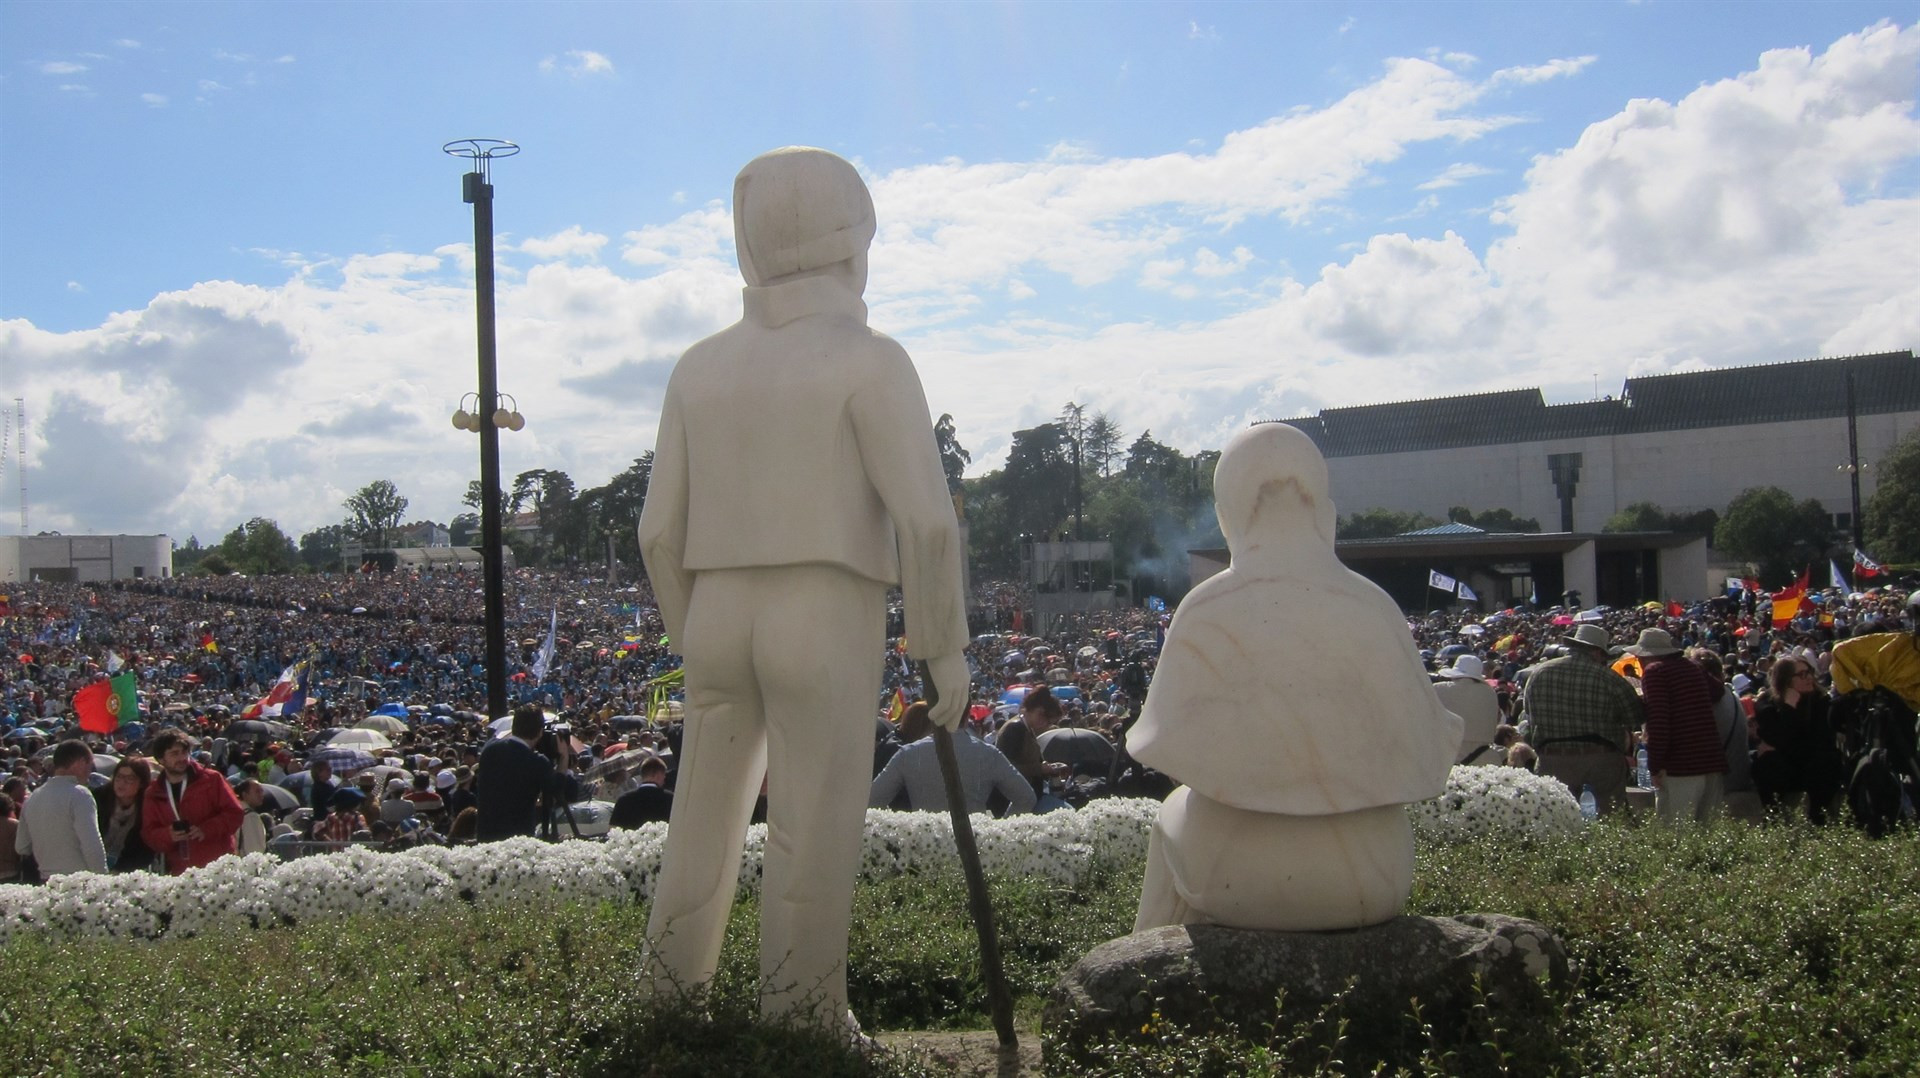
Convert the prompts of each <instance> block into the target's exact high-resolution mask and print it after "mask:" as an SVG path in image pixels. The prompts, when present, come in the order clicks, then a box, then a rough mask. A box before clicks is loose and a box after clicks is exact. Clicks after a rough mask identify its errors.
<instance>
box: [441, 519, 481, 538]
mask: <svg viewBox="0 0 1920 1078" xmlns="http://www.w3.org/2000/svg"><path fill="white" fill-rule="evenodd" d="M479 541H480V514H478V513H461V514H460V515H459V516H457V517H454V518H453V520H452V521H451V522H450V523H448V524H447V542H449V543H451V544H452V545H454V546H473V545H475V544H476V543H478V542H479Z"/></svg>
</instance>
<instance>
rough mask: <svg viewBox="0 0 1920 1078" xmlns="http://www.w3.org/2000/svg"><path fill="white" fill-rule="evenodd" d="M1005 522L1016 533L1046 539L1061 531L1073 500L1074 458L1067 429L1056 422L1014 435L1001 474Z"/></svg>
mask: <svg viewBox="0 0 1920 1078" xmlns="http://www.w3.org/2000/svg"><path fill="white" fill-rule="evenodd" d="M1000 490H1001V493H1003V494H1004V495H1005V496H1006V499H1007V513H1008V523H1009V524H1010V525H1011V526H1012V528H1013V530H1014V532H1015V533H1016V534H1025V535H1029V536H1033V537H1035V538H1045V537H1047V536H1050V535H1053V534H1054V533H1055V532H1057V531H1058V530H1059V529H1060V526H1061V523H1062V522H1063V521H1064V520H1066V518H1067V514H1068V512H1069V509H1070V507H1071V505H1072V498H1073V456H1072V447H1071V443H1070V442H1069V440H1068V438H1067V432H1066V428H1064V427H1062V426H1061V425H1060V424H1058V423H1042V424H1040V425H1039V426H1037V427H1030V428H1028V429H1027V430H1017V431H1014V432H1013V447H1012V448H1011V449H1010V450H1008V452H1007V466H1006V467H1005V468H1004V469H1002V471H1001V479H1000Z"/></svg>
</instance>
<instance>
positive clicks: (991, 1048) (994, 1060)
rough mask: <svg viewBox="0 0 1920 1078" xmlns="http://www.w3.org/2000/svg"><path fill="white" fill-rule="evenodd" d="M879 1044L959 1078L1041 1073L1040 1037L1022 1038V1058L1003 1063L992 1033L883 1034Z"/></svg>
mask: <svg viewBox="0 0 1920 1078" xmlns="http://www.w3.org/2000/svg"><path fill="white" fill-rule="evenodd" d="M874 1039H875V1040H877V1041H879V1042H880V1043H881V1044H883V1045H885V1046H886V1047H887V1048H889V1049H891V1050H893V1051H896V1052H903V1053H910V1054H913V1055H917V1056H920V1057H921V1058H923V1059H927V1060H930V1061H932V1062H933V1063H934V1064H935V1065H936V1066H939V1067H943V1068H946V1069H947V1070H948V1071H949V1072H950V1073H952V1074H954V1075H956V1076H958V1078H1028V1076H1031V1075H1038V1074H1039V1073H1040V1036H1039V1034H1037V1033H1022V1034H1021V1035H1020V1058H1019V1059H1018V1060H1017V1061H1015V1060H1008V1061H1006V1065H1004V1066H1003V1065H1002V1063H1001V1060H1000V1040H999V1037H998V1036H996V1035H995V1034H994V1032H993V1031H992V1030H979V1031H975V1032H968V1033H932V1032H922V1033H914V1032H906V1033H881V1034H878V1035H876V1036H875V1037H874Z"/></svg>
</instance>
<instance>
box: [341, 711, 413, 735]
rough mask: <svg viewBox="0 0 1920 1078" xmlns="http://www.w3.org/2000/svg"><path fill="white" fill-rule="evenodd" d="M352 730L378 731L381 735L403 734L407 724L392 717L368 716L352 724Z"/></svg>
mask: <svg viewBox="0 0 1920 1078" xmlns="http://www.w3.org/2000/svg"><path fill="white" fill-rule="evenodd" d="M353 728H354V729H356V730H378V731H379V732H380V733H383V734H404V733H406V732H407V724H406V723H404V722H402V721H400V720H399V719H396V718H394V717H393V716H392V715H368V716H367V717H366V718H364V719H361V720H360V721H359V722H356V723H354V724H353Z"/></svg>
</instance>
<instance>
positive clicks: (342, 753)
mask: <svg viewBox="0 0 1920 1078" xmlns="http://www.w3.org/2000/svg"><path fill="white" fill-rule="evenodd" d="M322 760H324V761H326V762H327V763H328V764H329V765H330V766H332V768H333V770H334V773H336V774H341V775H345V774H349V773H351V772H354V771H361V770H365V769H366V768H369V767H372V766H373V765H374V764H377V763H379V762H380V761H378V760H376V759H374V756H373V754H372V753H370V752H367V751H365V750H363V749H350V748H344V747H343V748H332V747H328V748H323V749H318V750H316V751H315V752H314V754H313V755H312V756H309V757H307V765H308V766H309V767H311V766H312V765H314V764H317V763H320V762H321V761H322Z"/></svg>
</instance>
